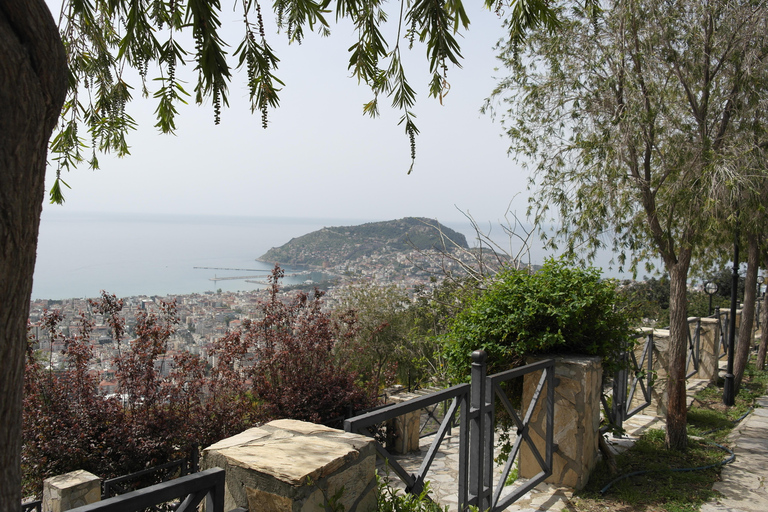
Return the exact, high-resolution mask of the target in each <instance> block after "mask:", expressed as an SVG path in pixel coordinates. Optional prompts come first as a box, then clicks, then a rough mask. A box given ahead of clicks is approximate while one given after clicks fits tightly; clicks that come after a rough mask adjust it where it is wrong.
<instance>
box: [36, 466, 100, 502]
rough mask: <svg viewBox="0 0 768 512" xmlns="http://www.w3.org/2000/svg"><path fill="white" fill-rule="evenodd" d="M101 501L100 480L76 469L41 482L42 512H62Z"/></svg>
mask: <svg viewBox="0 0 768 512" xmlns="http://www.w3.org/2000/svg"><path fill="white" fill-rule="evenodd" d="M97 501H101V479H100V478H99V477H97V476H96V475H94V474H92V473H89V472H88V471H85V470H82V469H78V470H77V471H72V472H71V473H66V474H64V475H58V476H54V477H51V478H47V479H45V480H44V481H43V504H42V511H43V512H64V511H65V510H69V509H72V508H75V507H82V506H83V505H90V504H91V503H96V502H97Z"/></svg>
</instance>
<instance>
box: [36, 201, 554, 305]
mask: <svg viewBox="0 0 768 512" xmlns="http://www.w3.org/2000/svg"><path fill="white" fill-rule="evenodd" d="M379 220H388V219H338V218H286V217H235V216H217V215H172V214H165V215H155V214H117V213H79V212H71V211H67V210H53V211H51V210H45V211H44V212H43V216H42V219H41V223H40V236H39V241H38V251H37V264H36V267H35V274H34V281H33V288H32V298H33V299H68V298H86V297H97V296H98V295H99V294H100V292H101V290H105V291H107V292H109V293H112V294H115V295H117V296H118V297H128V296H140V295H147V296H152V295H159V296H166V295H182V294H192V293H204V292H206V291H216V290H218V289H221V290H223V291H248V290H255V289H258V288H262V287H264V285H263V284H260V283H263V282H264V281H265V280H266V277H267V275H268V274H269V272H270V271H271V270H272V265H271V264H268V263H262V262H260V261H257V258H258V257H259V256H261V255H263V254H264V253H266V252H267V251H268V250H269V249H270V248H272V247H279V246H282V245H283V244H285V243H287V242H289V241H290V240H291V239H293V238H296V237H299V236H302V235H305V234H307V233H311V232H312V231H316V230H318V229H322V228H323V227H331V226H352V225H358V224H363V223H365V222H374V221H379ZM441 222H442V223H443V224H444V225H446V226H448V227H450V228H452V229H455V230H456V231H459V232H460V233H462V234H464V235H465V236H466V237H467V241H468V243H469V244H470V246H472V245H476V244H473V242H474V240H475V239H476V233H475V231H474V229H473V228H472V225H471V224H470V223H469V222H468V221H467V222H464V223H462V222H443V221H441ZM499 231H500V230H499ZM507 243H508V241H507ZM544 257H545V255H544V254H543V253H542V251H539V254H538V255H537V252H536V251H534V256H533V258H534V260H533V262H534V263H539V262H540V261H541V260H543V258H544ZM537 258H538V260H537ZM294 270H295V269H291V268H287V269H286V274H289V275H288V276H287V277H286V279H285V281H284V282H285V284H295V283H299V282H303V281H305V280H306V279H307V277H306V276H303V275H296V276H291V275H290V274H291V273H292V272H293V271H294ZM221 278H237V279H221Z"/></svg>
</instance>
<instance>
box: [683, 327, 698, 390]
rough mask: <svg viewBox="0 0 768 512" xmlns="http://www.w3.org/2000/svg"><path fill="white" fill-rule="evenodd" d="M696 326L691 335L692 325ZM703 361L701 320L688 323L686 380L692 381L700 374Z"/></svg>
mask: <svg viewBox="0 0 768 512" xmlns="http://www.w3.org/2000/svg"><path fill="white" fill-rule="evenodd" d="M694 323H695V324H696V327H695V328H694V329H693V335H691V324H694ZM700 361H701V318H696V319H694V320H689V321H688V355H687V357H686V360H685V368H686V372H687V373H686V374H685V378H686V379H690V378H691V377H693V376H694V375H696V374H697V373H698V372H699V362H700Z"/></svg>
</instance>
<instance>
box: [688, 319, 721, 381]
mask: <svg viewBox="0 0 768 512" xmlns="http://www.w3.org/2000/svg"><path fill="white" fill-rule="evenodd" d="M695 328H696V324H693V325H692V327H691V329H692V331H691V335H692V336H693V335H694V334H695V331H693V329H695ZM719 355H720V322H719V321H718V320H717V319H715V318H702V319H701V332H700V333H699V359H700V360H699V373H698V374H697V375H696V377H697V378H699V379H706V380H708V381H709V382H717V374H718V364H719V359H718V356H719Z"/></svg>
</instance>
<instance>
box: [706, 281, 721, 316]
mask: <svg viewBox="0 0 768 512" xmlns="http://www.w3.org/2000/svg"><path fill="white" fill-rule="evenodd" d="M719 289H720V287H719V286H718V285H717V283H715V282H713V281H707V282H706V283H704V293H706V294H707V295H709V313H708V314H707V316H712V296H713V295H714V294H716V293H717V290H719Z"/></svg>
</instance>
